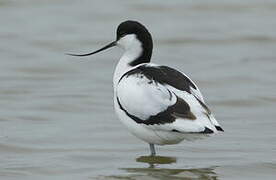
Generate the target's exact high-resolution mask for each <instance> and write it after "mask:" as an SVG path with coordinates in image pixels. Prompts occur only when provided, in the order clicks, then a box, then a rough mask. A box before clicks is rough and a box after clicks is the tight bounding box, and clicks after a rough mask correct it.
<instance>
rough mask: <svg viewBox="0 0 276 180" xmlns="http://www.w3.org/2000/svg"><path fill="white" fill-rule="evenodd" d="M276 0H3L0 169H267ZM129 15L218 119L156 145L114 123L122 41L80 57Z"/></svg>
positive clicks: (275, 97)
mask: <svg viewBox="0 0 276 180" xmlns="http://www.w3.org/2000/svg"><path fill="white" fill-rule="evenodd" d="M275 18H276V1H273V0H270V1H257V0H245V1H236V0H235V1H220V0H214V1H206V0H200V1H190V0H189V1H181V0H176V1H161V0H159V1H158V0H141V1H127V0H112V1H105V0H99V1H91V0H82V1H73V0H56V1H50V0H20V1H19V0H9V1H7V0H0V22H1V25H0V40H1V42H0V54H1V57H0V82H1V83H0V179H1V180H2V179H5V180H6V179H7V180H9V179H51V180H52V179H58V180H63V179H64V180H65V179H66V180H67V179H101V180H105V179H131V180H132V179H150V180H152V179H189V178H190V179H193V178H194V179H196V178H201V179H275V176H276V141H275V140H276V132H275V129H276V119H275V115H276V111H275V108H276V91H275V90H276V78H275V75H276V21H275ZM126 19H136V20H139V21H141V22H142V23H144V24H145V25H146V26H147V27H148V28H149V29H150V31H151V33H152V35H153V38H154V43H155V49H154V54H153V60H152V61H153V62H154V63H158V64H166V65H170V66H173V67H176V68H178V69H179V70H181V71H183V72H185V73H187V74H188V75H189V76H190V77H191V78H192V79H193V80H194V81H195V82H196V83H197V84H198V86H199V87H200V89H201V91H202V92H203V94H204V96H205V98H206V100H207V102H208V104H209V106H210V107H211V109H212V110H213V112H214V113H215V115H216V117H217V119H218V120H219V122H220V123H221V124H222V126H223V128H224V129H225V133H224V134H222V135H219V136H215V137H211V138H207V139H204V140H200V141H196V142H183V143H181V144H179V145H174V146H163V147H158V148H157V152H158V155H159V156H160V157H159V158H156V159H152V158H150V157H147V156H146V155H147V154H149V149H148V145H147V144H145V143H143V142H141V141H140V140H138V139H136V138H135V137H133V136H132V135H130V133H128V132H127V130H126V129H125V128H124V127H123V125H121V123H120V122H119V120H118V119H117V118H116V116H115V114H114V112H113V104H112V103H113V100H112V97H113V94H112V92H113V90H112V75H113V70H114V68H115V65H116V63H117V60H118V59H119V57H120V55H121V53H122V52H121V51H120V50H119V49H116V48H114V49H112V50H109V51H107V52H105V53H102V54H98V55H96V56H93V57H88V58H85V59H78V58H72V57H68V56H66V55H64V53H66V52H79V53H82V52H89V51H91V50H95V49H97V48H99V47H101V46H102V45H104V44H106V43H108V42H110V41H111V40H113V39H114V38H115V29H116V27H117V25H118V24H119V23H120V22H121V21H123V20H126Z"/></svg>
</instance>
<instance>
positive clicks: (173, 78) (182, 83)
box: [119, 65, 197, 93]
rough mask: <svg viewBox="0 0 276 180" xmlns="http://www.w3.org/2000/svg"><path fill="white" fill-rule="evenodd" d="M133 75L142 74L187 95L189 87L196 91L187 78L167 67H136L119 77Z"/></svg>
mask: <svg viewBox="0 0 276 180" xmlns="http://www.w3.org/2000/svg"><path fill="white" fill-rule="evenodd" d="M134 74H137V75H139V74H143V75H144V76H146V77H147V78H148V79H149V80H153V81H155V82H158V83H160V84H168V85H170V86H172V87H174V88H176V89H179V90H182V91H186V92H189V93H191V90H190V88H191V87H192V88H194V89H197V88H196V86H195V84H194V83H193V82H192V81H191V80H190V79H189V78H188V77H186V76H185V75H184V74H182V73H181V72H179V71H177V70H175V69H173V68H170V67H168V66H147V65H142V66H138V67H137V68H135V69H133V70H130V71H128V72H126V73H125V74H124V75H123V76H122V77H121V79H122V78H123V77H125V76H130V75H134ZM121 79H120V80H121ZM119 82H120V81H119Z"/></svg>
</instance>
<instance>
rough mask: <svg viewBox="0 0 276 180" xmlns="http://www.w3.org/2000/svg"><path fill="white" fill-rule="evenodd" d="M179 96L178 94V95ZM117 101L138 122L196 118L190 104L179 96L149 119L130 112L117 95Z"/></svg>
mask: <svg viewBox="0 0 276 180" xmlns="http://www.w3.org/2000/svg"><path fill="white" fill-rule="evenodd" d="M176 97H177V96H176ZM117 102H118V104H119V107H120V109H121V110H123V111H124V112H125V113H126V115H127V116H129V117H130V118H131V119H133V120H134V121H135V122H136V123H138V124H146V125H154V124H166V123H172V122H174V121H175V119H176V118H185V119H190V120H195V119H196V117H195V115H194V114H193V113H192V112H191V111H190V106H189V104H188V103H186V102H185V101H184V100H183V99H181V98H179V97H177V101H176V103H175V104H174V105H172V106H169V107H168V108H167V109H166V110H165V111H162V112H160V113H158V114H156V115H153V116H150V117H149V118H147V119H140V118H139V117H136V116H134V115H132V114H130V113H129V112H128V111H127V110H126V109H125V108H123V106H122V105H121V103H120V101H119V98H118V97H117Z"/></svg>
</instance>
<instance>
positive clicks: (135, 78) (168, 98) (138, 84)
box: [70, 21, 223, 155]
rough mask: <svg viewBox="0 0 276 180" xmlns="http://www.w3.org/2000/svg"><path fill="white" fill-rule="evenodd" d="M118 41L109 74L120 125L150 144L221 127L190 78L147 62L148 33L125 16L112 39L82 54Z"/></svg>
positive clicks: (200, 135) (150, 46)
mask: <svg viewBox="0 0 276 180" xmlns="http://www.w3.org/2000/svg"><path fill="white" fill-rule="evenodd" d="M113 46H119V47H122V48H123V49H124V54H123V56H122V57H121V59H120V60H119V63H118V64H117V66H116V70H115V73H114V78H113V86H114V106H115V111H116V114H117V115H118V117H119V119H120V120H121V121H122V122H123V124H124V125H126V127H127V128H128V129H129V130H130V132H131V133H133V134H134V135H135V136H137V137H138V138H140V139H142V140H144V141H145V142H148V143H149V144H150V149H151V154H152V155H155V149H154V144H158V145H165V144H176V143H179V142H181V141H182V140H184V139H187V140H190V139H196V138H201V137H202V136H204V135H206V134H215V133H217V132H218V131H223V129H222V128H221V126H220V125H219V124H218V122H217V121H216V119H215V118H214V116H213V115H212V113H211V111H210V109H209V108H208V107H207V105H206V104H205V101H204V99H203V96H202V94H201V92H200V91H199V89H198V87H197V86H196V85H195V83H194V82H193V81H192V80H191V79H190V78H189V77H188V76H186V75H185V74H183V73H181V72H179V71H177V70H175V69H173V68H170V67H167V66H159V65H155V64H152V63H150V59H151V55H152V47H153V43H152V38H151V35H150V33H149V32H148V30H147V29H146V28H145V27H144V26H143V25H142V24H140V23H139V22H136V21H125V22H122V23H121V24H120V25H119V26H118V28H117V38H116V41H114V42H112V43H110V44H108V45H107V46H105V47H103V48H101V49H99V50H97V51H95V52H92V53H88V54H82V55H76V54H70V55H74V56H87V55H92V54H95V53H97V52H100V51H102V50H105V49H107V48H110V47H113Z"/></svg>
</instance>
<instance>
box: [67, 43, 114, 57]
mask: <svg viewBox="0 0 276 180" xmlns="http://www.w3.org/2000/svg"><path fill="white" fill-rule="evenodd" d="M116 43H117V41H113V42H112V43H110V44H108V45H106V46H104V47H103V48H101V49H99V50H97V51H94V52H91V53H87V54H71V53H66V54H67V55H70V56H90V55H92V54H96V53H98V52H101V51H103V50H106V49H108V48H111V47H113V46H116Z"/></svg>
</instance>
